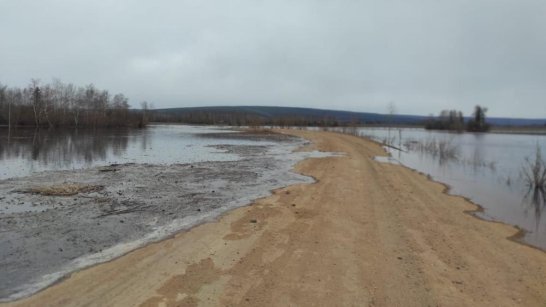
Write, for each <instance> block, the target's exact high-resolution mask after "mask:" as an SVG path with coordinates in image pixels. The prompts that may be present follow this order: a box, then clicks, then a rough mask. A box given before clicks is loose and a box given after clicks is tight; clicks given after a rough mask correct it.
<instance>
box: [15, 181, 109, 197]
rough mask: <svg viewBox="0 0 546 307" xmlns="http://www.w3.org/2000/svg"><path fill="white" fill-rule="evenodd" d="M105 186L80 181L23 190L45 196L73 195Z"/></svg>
mask: <svg viewBox="0 0 546 307" xmlns="http://www.w3.org/2000/svg"><path fill="white" fill-rule="evenodd" d="M103 188H104V187H103V186H100V185H87V184H80V183H63V184H58V185H51V186H42V187H33V188H30V189H27V190H24V191H23V192H26V193H32V194H40V195H44V196H72V195H76V194H79V193H90V192H95V191H100V190H102V189H103Z"/></svg>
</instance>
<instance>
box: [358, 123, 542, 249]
mask: <svg viewBox="0 0 546 307" xmlns="http://www.w3.org/2000/svg"><path fill="white" fill-rule="evenodd" d="M359 133H360V134H361V135H363V136H369V137H371V138H372V139H375V140H378V141H380V142H383V141H385V140H387V139H390V142H391V144H393V145H394V146H396V147H398V148H401V149H403V150H404V151H399V150H395V149H388V150H389V152H390V153H391V155H392V158H393V159H394V160H395V161H398V162H400V163H402V164H403V165H406V166H408V167H410V168H413V169H416V170H418V171H421V172H424V173H426V174H429V175H431V176H432V177H433V178H434V179H435V180H438V181H440V182H444V183H446V184H448V185H449V186H450V187H451V190H450V193H452V194H457V195H462V196H465V197H467V198H469V199H471V200H472V201H473V202H475V203H477V204H480V205H481V206H482V207H483V208H484V209H485V210H484V212H482V213H477V215H478V216H480V217H482V218H485V219H489V220H498V221H502V222H506V223H509V224H513V225H517V226H519V227H521V228H522V229H524V230H526V231H527V233H526V234H525V237H524V238H523V240H524V241H525V242H527V243H529V244H532V245H534V246H537V247H540V248H542V249H546V212H545V211H546V203H545V200H544V193H543V192H537V193H535V192H534V190H532V191H530V190H529V188H528V187H527V186H526V184H525V181H524V180H523V176H522V168H523V167H524V165H525V159H526V158H529V159H534V157H535V152H536V148H537V146H539V147H540V148H541V150H542V153H543V158H544V157H545V155H546V136H544V135H516V134H492V133H462V134H457V133H448V132H438V131H427V130H424V129H408V128H405V129H390V131H389V129H386V128H361V129H360V130H359ZM431 141H436V142H440V141H441V142H444V143H447V144H449V146H451V147H453V148H454V149H455V156H454V157H447V158H446V157H444V158H442V157H439V155H435V154H432V153H431V152H427V151H423V150H420V149H417V148H415V146H412V145H415V144H419V143H421V144H426V143H427V142H431Z"/></svg>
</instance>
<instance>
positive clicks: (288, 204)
mask: <svg viewBox="0 0 546 307" xmlns="http://www.w3.org/2000/svg"><path fill="white" fill-rule="evenodd" d="M284 133H290V134H295V135H298V136H301V137H305V138H307V139H309V140H311V141H312V142H313V145H311V146H310V148H307V149H319V150H322V151H329V152H345V153H347V156H343V157H328V158H320V159H307V160H305V161H303V162H300V163H299V164H298V165H297V167H296V170H297V171H298V172H300V173H302V174H305V175H308V176H312V177H314V178H316V179H317V183H314V184H300V185H293V186H290V187H288V188H283V189H279V190H276V191H275V192H274V194H273V195H272V196H270V197H266V198H263V199H260V200H257V201H256V202H255V203H254V204H253V205H252V206H248V207H242V208H238V209H235V210H233V211H230V212H229V213H227V214H225V215H224V216H223V217H222V218H220V219H219V220H218V221H216V222H212V223H206V224H202V225H200V226H197V227H195V228H193V229H191V230H189V231H187V232H183V233H180V234H178V235H176V236H175V237H173V238H171V239H167V240H164V241H161V242H158V243H154V244H151V245H148V246H146V247H144V248H141V249H138V250H136V251H133V252H131V253H129V254H127V255H125V256H122V257H120V258H118V259H116V260H113V261H111V262H108V263H105V264H102V265H98V266H95V267H92V268H89V269H86V270H83V271H80V272H77V273H74V274H72V276H71V277H70V278H68V279H66V280H64V281H63V282H60V283H58V284H56V285H54V286H52V287H50V288H48V289H46V290H44V291H42V292H40V293H38V294H37V295H34V296H32V297H30V298H26V299H23V300H20V301H17V302H14V303H11V304H8V305H10V306H11V305H19V306H59V305H64V306H67V305H68V306H70V305H77V306H81V305H92V306H114V305H115V306H135V305H136V306H138V305H143V306H196V305H217V306H245V305H248V306H291V305H294V306H310V305H315V306H316V305H320V306H515V305H516V306H517V305H521V306H544V305H546V253H544V252H542V251H540V250H537V249H534V248H531V247H528V246H525V245H522V244H519V243H516V242H514V241H512V240H508V239H507V238H509V237H511V236H513V235H514V234H516V233H517V229H515V228H514V227H511V226H508V225H504V224H501V223H493V222H487V221H482V220H479V219H477V218H475V217H473V216H471V215H470V214H466V213H465V212H468V211H472V210H476V208H477V207H476V206H475V205H473V204H471V203H469V202H467V201H466V200H464V199H463V198H461V197H455V196H449V195H447V194H445V187H444V186H443V185H441V184H439V183H434V182H431V181H430V180H428V179H427V178H426V177H425V176H423V175H420V174H418V173H416V172H414V171H411V170H409V169H407V168H405V167H402V166H400V165H391V164H386V163H380V162H378V161H374V159H373V157H374V156H377V155H383V154H384V152H383V150H382V149H381V147H380V146H378V145H377V144H375V143H373V142H370V141H367V140H363V139H360V138H356V137H353V136H348V135H340V134H334V133H327V132H309V131H284Z"/></svg>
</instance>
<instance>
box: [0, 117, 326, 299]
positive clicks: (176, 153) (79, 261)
mask: <svg viewBox="0 0 546 307" xmlns="http://www.w3.org/2000/svg"><path fill="white" fill-rule="evenodd" d="M305 143H306V142H305V141H304V140H302V139H300V138H296V137H289V136H283V135H279V134H272V133H264V132H256V133H248V132H245V133H237V132H234V131H229V130H223V129H220V128H200V127H190V126H177V125H172V126H170V125H166V126H152V127H150V128H148V129H145V130H125V131H115V132H106V131H103V132H91V131H87V132H82V131H77V132H76V131H69V132H61V131H50V132H47V131H37V132H34V131H18V132H17V133H13V134H12V135H11V136H10V139H9V141H8V139H7V137H5V136H4V137H3V138H2V139H1V143H0V144H1V149H0V153H1V155H0V172H1V174H2V178H3V179H0V233H1V236H0V301H10V300H14V299H17V298H21V297H24V296H27V295H30V294H32V293H35V292H36V291H39V290H40V289H43V288H44V287H46V286H48V285H50V284H51V283H53V282H55V281H56V280H58V279H60V278H62V277H63V276H66V275H67V274H70V273H71V272H73V271H75V270H78V269H81V268H84V267H87V266H90V265H93V264H96V263H99V262H104V261H108V260H110V259H112V258H114V257H117V256H120V255H122V254H124V253H127V252H129V251H131V250H133V249H135V248H138V247H140V246H143V245H145V244H147V243H149V242H153V241H157V240H161V239H163V238H165V237H168V236H170V235H172V234H174V233H176V232H177V231H180V230H183V229H188V228H189V227H192V226H195V225H197V224H199V223H202V222H205V221H210V220H213V219H215V218H217V217H218V216H219V215H220V214H222V213H224V212H226V211H228V210H230V209H233V208H237V207H240V206H244V205H247V204H249V203H251V202H252V201H253V200H255V199H257V198H261V197H265V196H267V195H269V194H270V191H271V190H273V189H277V188H280V187H284V186H288V185H291V184H296V183H311V182H313V179H312V178H310V177H306V176H302V175H299V174H296V173H294V172H292V168H293V166H294V165H295V164H296V163H297V162H299V161H301V160H303V159H305V158H307V157H320V156H326V155H328V154H326V153H318V152H294V151H295V149H297V148H299V147H301V146H302V145H304V144H305Z"/></svg>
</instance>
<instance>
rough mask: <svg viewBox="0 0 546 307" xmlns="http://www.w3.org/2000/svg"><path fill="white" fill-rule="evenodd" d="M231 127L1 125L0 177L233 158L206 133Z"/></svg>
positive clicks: (244, 142)
mask: <svg viewBox="0 0 546 307" xmlns="http://www.w3.org/2000/svg"><path fill="white" fill-rule="evenodd" d="M223 132H233V131H231V130H227V129H223V128H221V127H197V126H184V125H152V126H150V127H149V128H147V129H115V130H87V129H80V130H51V131H50V130H47V129H41V130H35V129H17V130H11V133H9V134H8V130H7V129H0V180H1V179H7V178H13V177H24V176H28V175H31V174H33V173H36V172H42V171H52V170H71V169H85V168H91V167H94V166H99V165H108V164H123V163H151V164H172V163H196V162H204V161H235V160H237V159H238V156H237V155H234V154H230V153H225V152H224V151H222V150H218V149H216V148H215V147H214V145H217V144H218V139H211V138H204V137H200V135H202V134H207V133H223ZM221 143H222V144H226V145H271V144H272V143H271V142H257V141H255V140H244V139H225V140H222V142H221Z"/></svg>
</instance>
